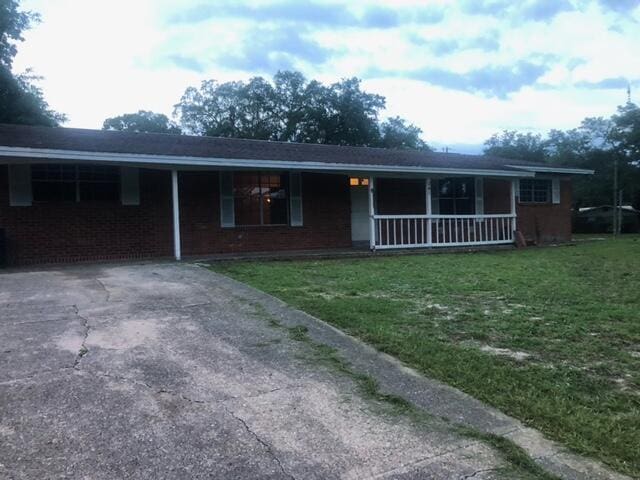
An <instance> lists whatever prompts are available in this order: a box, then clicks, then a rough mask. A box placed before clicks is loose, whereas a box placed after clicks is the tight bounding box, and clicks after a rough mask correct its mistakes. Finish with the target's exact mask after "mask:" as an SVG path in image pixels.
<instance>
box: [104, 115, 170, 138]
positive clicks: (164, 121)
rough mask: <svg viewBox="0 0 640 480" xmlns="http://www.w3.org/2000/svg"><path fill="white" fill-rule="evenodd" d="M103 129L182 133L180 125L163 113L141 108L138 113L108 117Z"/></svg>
mask: <svg viewBox="0 0 640 480" xmlns="http://www.w3.org/2000/svg"><path fill="white" fill-rule="evenodd" d="M102 129H103V130H119V131H124V132H146V133H174V134H180V133H181V132H180V127H178V126H177V125H176V124H175V123H173V122H172V121H171V120H169V117H167V116H166V115H164V114H162V113H154V112H150V111H147V110H139V111H138V112H137V113H125V114H124V115H120V116H117V117H112V118H107V119H106V120H105V121H104V123H103V125H102Z"/></svg>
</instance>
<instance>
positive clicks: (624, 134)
mask: <svg viewBox="0 0 640 480" xmlns="http://www.w3.org/2000/svg"><path fill="white" fill-rule="evenodd" d="M485 146H486V147H487V148H486V149H485V153H490V154H494V155H501V156H504V157H508V158H515V159H524V160H538V161H540V160H542V161H546V162H552V163H554V164H558V165H568V166H575V167H580V168H585V169H591V170H594V171H595V174H594V175H588V176H580V177H577V178H575V179H574V182H573V193H574V195H573V198H574V206H575V207H580V206H592V205H611V204H615V203H617V201H618V198H619V192H620V190H622V192H623V203H632V204H633V205H634V206H636V207H640V108H638V107H637V106H636V105H635V104H633V103H631V102H627V104H625V105H623V106H620V107H618V109H617V112H616V114H614V115H612V116H611V117H610V118H603V117H595V118H585V119H584V120H583V121H582V122H581V124H580V126H579V127H577V128H574V129H570V130H566V131H562V130H551V131H550V132H549V133H548V134H547V136H546V138H542V137H541V136H540V135H532V134H530V133H529V134H524V133H519V132H515V131H507V132H502V133H501V134H495V135H493V136H492V137H491V138H490V139H488V140H487V141H486V142H485ZM616 172H617V174H616ZM614 197H615V198H616V200H615V202H614Z"/></svg>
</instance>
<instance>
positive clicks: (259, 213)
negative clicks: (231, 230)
mask: <svg viewBox="0 0 640 480" xmlns="http://www.w3.org/2000/svg"><path fill="white" fill-rule="evenodd" d="M233 197H234V208H235V225H286V224H287V223H288V217H289V210H288V205H289V202H288V201H287V198H288V195H287V175H286V174H282V175H281V174H270V173H255V172H242V173H240V172H238V173H235V174H234V176H233Z"/></svg>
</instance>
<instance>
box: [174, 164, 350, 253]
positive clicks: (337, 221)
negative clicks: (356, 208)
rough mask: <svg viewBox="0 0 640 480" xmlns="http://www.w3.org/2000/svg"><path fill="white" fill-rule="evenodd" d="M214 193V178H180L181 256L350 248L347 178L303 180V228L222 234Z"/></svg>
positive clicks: (182, 175) (241, 229)
mask: <svg viewBox="0 0 640 480" xmlns="http://www.w3.org/2000/svg"><path fill="white" fill-rule="evenodd" d="M218 189H219V181H218V175H217V173H215V172H210V173H202V172H181V173H180V191H181V195H180V202H181V203H180V206H181V208H180V210H181V212H182V216H181V219H180V224H181V230H182V235H183V239H182V248H183V251H184V254H185V255H202V254H207V253H226V252H262V251H274V250H304V249H312V248H340V247H350V246H351V198H350V194H349V180H348V177H346V176H342V175H325V174H306V173H305V174H303V175H302V209H303V220H304V221H303V226H302V227H288V226H263V227H234V228H221V227H220V201H219V199H220V197H219V192H218Z"/></svg>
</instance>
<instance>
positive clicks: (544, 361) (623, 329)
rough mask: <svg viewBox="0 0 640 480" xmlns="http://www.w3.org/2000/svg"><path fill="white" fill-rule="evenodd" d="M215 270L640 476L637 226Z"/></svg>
mask: <svg viewBox="0 0 640 480" xmlns="http://www.w3.org/2000/svg"><path fill="white" fill-rule="evenodd" d="M215 268H216V270H218V271H220V272H222V273H225V274H227V275H230V276H231V277H233V278H236V279H238V280H241V281H243V282H246V283H248V284H250V285H253V286H254V287H257V288H259V289H261V290H264V291H266V292H269V293H271V294H273V295H275V296H277V297H279V298H281V299H283V300H284V301H286V302H288V303H290V304H291V305H294V306H295V307H298V308H300V309H302V310H305V311H307V312H309V313H311V314H313V315H315V316H317V317H319V318H321V319H323V320H325V321H327V322H329V323H332V324H333V325H335V326H337V327H339V328H341V329H342V330H344V331H346V332H348V333H350V334H352V335H354V336H356V337H359V338H361V339H362V340H364V341H366V342H368V343H370V344H372V345H374V346H375V347H377V348H378V349H379V350H382V351H384V352H387V353H389V354H391V355H394V356H396V357H397V358H399V359H401V360H403V361H404V362H406V363H407V364H409V365H411V366H413V367H415V368H416V369H418V370H420V371H422V372H424V373H425V374H427V375H429V376H431V377H434V378H437V379H440V380H442V381H444V382H446V383H448V384H450V385H453V386H455V387H457V388H459V389H461V390H463V391H465V392H467V393H469V394H471V395H473V396H474V397H476V398H478V399H480V400H483V401H485V402H487V403H490V404H492V405H494V406H495V407H497V408H499V409H501V410H502V411H504V412H505V413H508V414H510V415H512V416H515V417H517V418H519V419H520V420H522V421H523V422H524V423H526V424H528V425H530V426H533V427H535V428H538V429H540V430H542V431H543V432H545V433H546V434H547V436H549V437H550V438H553V439H556V440H558V441H560V442H562V443H564V444H565V445H567V446H570V447H571V448H573V449H574V450H575V451H577V452H580V453H583V454H587V455H591V456H593V457H596V458H599V459H601V460H603V461H604V462H606V463H608V464H610V465H611V466H613V467H614V468H616V469H617V470H619V471H621V472H624V473H627V474H631V475H633V476H640V237H639V236H625V237H623V238H622V239H618V240H614V239H610V238H609V239H606V240H600V241H593V242H580V243H579V244H578V246H575V247H558V248H546V249H529V250H523V251H508V252H495V253H470V254H462V253H461V254H441V255H410V256H391V257H378V258H367V259H357V260H323V261H297V262H250V263H232V264H224V265H217V266H216V267H215Z"/></svg>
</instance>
